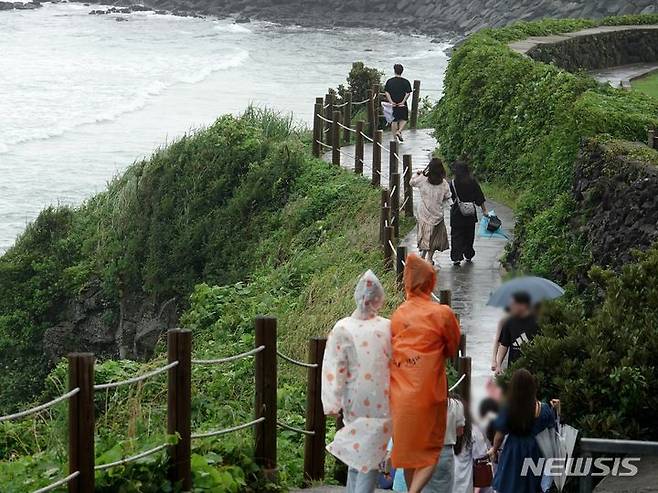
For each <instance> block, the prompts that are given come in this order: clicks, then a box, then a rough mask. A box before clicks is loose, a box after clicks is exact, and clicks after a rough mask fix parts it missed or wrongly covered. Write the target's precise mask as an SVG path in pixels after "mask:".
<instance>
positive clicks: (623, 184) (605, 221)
mask: <svg viewBox="0 0 658 493" xmlns="http://www.w3.org/2000/svg"><path fill="white" fill-rule="evenodd" d="M574 173H575V174H574V184H573V196H574V198H575V199H576V201H577V202H578V203H579V205H580V207H581V212H582V214H579V215H578V216H577V217H578V219H577V222H578V223H579V224H574V227H575V228H576V230H577V232H578V233H580V234H583V235H584V236H585V237H586V238H587V240H588V242H589V244H590V246H591V251H592V256H593V259H594V262H595V263H596V264H598V265H602V266H604V267H610V268H612V269H618V268H620V267H621V266H622V265H624V264H627V263H630V262H632V261H633V250H636V249H637V250H646V249H647V248H649V246H651V244H653V243H654V242H655V241H657V240H658V151H655V150H652V149H650V148H649V147H647V146H645V145H644V144H640V143H632V142H623V141H612V142H608V143H599V142H597V141H595V140H592V141H589V142H586V143H584V144H583V146H582V148H581V151H580V153H579V157H578V160H577V162H576V166H575V171H574Z"/></svg>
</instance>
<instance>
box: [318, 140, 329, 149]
mask: <svg viewBox="0 0 658 493" xmlns="http://www.w3.org/2000/svg"><path fill="white" fill-rule="evenodd" d="M316 142H317V143H318V144H320V145H321V146H322V147H326V148H327V149H333V147H331V146H330V145H327V144H325V143H324V142H321V141H319V140H317V139H316Z"/></svg>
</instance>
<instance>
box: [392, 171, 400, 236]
mask: <svg viewBox="0 0 658 493" xmlns="http://www.w3.org/2000/svg"><path fill="white" fill-rule="evenodd" d="M391 182H392V183H393V186H392V187H391V224H392V225H393V236H394V237H395V238H399V237H400V173H393V175H392V180H391Z"/></svg>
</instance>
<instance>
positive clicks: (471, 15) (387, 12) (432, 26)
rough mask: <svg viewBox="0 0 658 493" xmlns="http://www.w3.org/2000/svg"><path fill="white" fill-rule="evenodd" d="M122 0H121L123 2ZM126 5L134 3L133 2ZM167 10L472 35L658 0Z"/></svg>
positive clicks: (653, 7) (392, 0) (409, 0)
mask: <svg viewBox="0 0 658 493" xmlns="http://www.w3.org/2000/svg"><path fill="white" fill-rule="evenodd" d="M120 1H121V0H120ZM123 3H124V4H126V3H136V2H134V0H133V1H132V2H128V0H123ZM145 3H146V5H148V6H150V7H154V8H157V9H163V10H169V11H176V10H178V11H187V12H196V13H201V14H209V15H227V14H238V15H239V16H241V18H242V19H244V20H247V19H250V18H256V19H263V20H269V21H276V22H282V23H293V24H300V25H304V26H320V27H332V26H364V27H373V28H379V29H385V30H395V31H415V32H422V33H426V34H437V35H438V34H444V33H446V32H456V33H469V32H472V31H475V30H477V29H480V28H482V27H498V26H504V25H507V24H509V23H511V22H514V21H517V20H534V19H542V18H547V17H552V18H566V17H587V18H600V17H605V16H609V15H624V14H639V13H655V12H658V5H657V4H656V2H655V0H628V1H621V0H516V1H514V2H510V1H509V0H146V1H145Z"/></svg>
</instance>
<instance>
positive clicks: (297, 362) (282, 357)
mask: <svg viewBox="0 0 658 493" xmlns="http://www.w3.org/2000/svg"><path fill="white" fill-rule="evenodd" d="M276 354H277V356H279V358H281V359H283V360H285V361H287V362H288V363H291V364H293V365H297V366H301V367H302V368H318V367H319V365H318V364H317V363H304V362H303V361H297V360H296V359H292V358H291V357H290V356H286V355H285V354H283V353H282V352H281V351H277V352H276Z"/></svg>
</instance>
